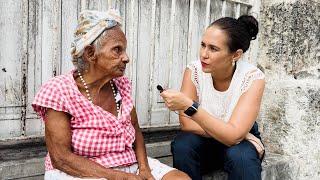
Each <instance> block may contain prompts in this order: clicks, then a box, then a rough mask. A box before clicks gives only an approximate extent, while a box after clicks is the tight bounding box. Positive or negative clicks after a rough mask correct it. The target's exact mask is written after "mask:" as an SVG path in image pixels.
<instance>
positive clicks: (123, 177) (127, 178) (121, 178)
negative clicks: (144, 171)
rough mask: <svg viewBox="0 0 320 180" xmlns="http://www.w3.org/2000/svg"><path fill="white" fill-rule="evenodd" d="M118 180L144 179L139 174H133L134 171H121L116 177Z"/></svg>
mask: <svg viewBox="0 0 320 180" xmlns="http://www.w3.org/2000/svg"><path fill="white" fill-rule="evenodd" d="M115 179H116V180H131V179H132V180H143V178H142V177H141V176H139V175H136V174H132V173H125V172H121V173H119V175H118V176H117V177H116V178H115Z"/></svg>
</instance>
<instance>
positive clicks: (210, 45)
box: [200, 26, 233, 73]
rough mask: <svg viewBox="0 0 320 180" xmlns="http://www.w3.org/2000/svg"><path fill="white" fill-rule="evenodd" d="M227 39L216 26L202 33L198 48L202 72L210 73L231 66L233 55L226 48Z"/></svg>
mask: <svg viewBox="0 0 320 180" xmlns="http://www.w3.org/2000/svg"><path fill="white" fill-rule="evenodd" d="M227 40H228V37H227V35H226V34H225V33H224V31H223V30H221V29H219V27H217V26H211V27H209V28H208V29H206V31H205V32H204V34H203V36H202V41H201V47H200V60H201V65H202V71H203V72H206V73H212V72H215V71H217V70H223V69H225V68H227V67H230V66H231V65H232V57H233V53H231V52H230V51H229V48H228V46H227Z"/></svg>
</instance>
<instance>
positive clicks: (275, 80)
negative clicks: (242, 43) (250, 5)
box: [258, 0, 320, 180]
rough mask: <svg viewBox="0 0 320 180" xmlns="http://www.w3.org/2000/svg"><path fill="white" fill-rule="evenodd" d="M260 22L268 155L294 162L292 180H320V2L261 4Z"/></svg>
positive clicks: (288, 0)
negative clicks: (280, 156)
mask: <svg viewBox="0 0 320 180" xmlns="http://www.w3.org/2000/svg"><path fill="white" fill-rule="evenodd" d="M260 22H261V27H260V28H261V31H260V33H261V34H260V39H259V40H260V54H259V59H258V65H259V66H260V67H261V69H263V70H264V72H265V74H266V80H267V86H266V91H265V95H264V100H263V105H262V110H261V114H260V127H261V130H262V133H263V137H264V139H265V142H266V146H267V149H268V150H269V151H271V152H276V153H280V154H285V155H289V156H291V158H292V161H291V162H292V164H291V165H292V173H291V175H292V177H291V178H292V179H306V180H310V179H320V23H319V22H320V0H297V1H293V0H280V1H271V0H265V1H262V9H261V18H260Z"/></svg>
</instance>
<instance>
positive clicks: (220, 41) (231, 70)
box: [161, 15, 265, 180]
mask: <svg viewBox="0 0 320 180" xmlns="http://www.w3.org/2000/svg"><path fill="white" fill-rule="evenodd" d="M257 33H258V22H257V20H256V19H255V18H254V17H252V16H247V15H244V16H241V17H239V18H238V19H234V18H229V17H225V18H221V19H218V20H216V21H215V22H213V23H212V24H211V25H210V26H209V27H208V28H207V29H206V31H205V32H204V34H203V36H202V41H201V47H200V59H199V60H198V61H194V62H192V63H190V64H189V65H188V67H187V69H186V70H185V74H184V78H183V82H182V87H181V92H178V91H175V90H171V89H170V90H166V91H163V92H162V93H161V96H162V97H163V98H164V100H165V103H166V105H167V106H168V107H169V108H170V109H171V110H180V123H181V128H182V130H183V132H182V133H180V134H179V135H178V136H177V137H176V138H175V140H174V141H173V143H172V146H171V147H172V153H173V160H174V162H173V165H174V167H175V168H177V169H179V170H182V171H184V172H186V173H187V174H188V175H189V176H190V177H191V178H192V179H193V180H200V179H201V178H202V174H203V173H206V172H208V171H210V170H213V169H216V168H222V167H223V168H224V170H225V171H227V172H228V175H229V176H228V179H229V180H236V179H245V180H258V179H261V159H262V158H263V155H264V147H263V145H262V143H261V141H260V133H259V131H258V125H257V124H256V123H255V120H256V118H257V115H258V112H259V108H260V104H261V99H262V95H263V91H264V86H265V81H264V74H263V73H262V72H261V71H260V70H259V69H258V68H257V67H255V66H253V65H251V64H249V63H247V62H245V61H239V59H240V58H241V57H242V55H243V53H244V52H246V51H247V50H248V48H249V46H250V41H251V40H253V39H255V38H256V36H257ZM198 102H199V103H198Z"/></svg>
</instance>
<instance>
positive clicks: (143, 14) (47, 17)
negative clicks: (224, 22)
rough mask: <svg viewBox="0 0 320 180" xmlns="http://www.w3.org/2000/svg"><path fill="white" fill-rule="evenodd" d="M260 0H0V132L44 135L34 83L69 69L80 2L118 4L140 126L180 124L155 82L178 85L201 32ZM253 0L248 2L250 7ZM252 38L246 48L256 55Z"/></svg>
mask: <svg viewBox="0 0 320 180" xmlns="http://www.w3.org/2000/svg"><path fill="white" fill-rule="evenodd" d="M259 2H260V1H259V0H233V1H231V0H227V1H223V0H141V1H138V0H10V1H8V0H1V1H0V12H1V17H0V42H1V44H0V139H12V138H26V137H32V136H41V135H43V127H44V126H43V123H42V122H41V121H40V120H39V119H38V118H37V117H36V115H35V114H34V112H33V110H32V109H31V106H30V104H31V102H32V100H33V97H34V95H35V93H36V92H37V90H38V89H39V87H40V85H41V84H42V83H43V82H45V81H47V80H48V79H49V78H51V77H52V76H54V75H58V74H61V73H65V72H68V71H69V70H71V69H72V68H73V66H72V64H71V62H70V57H69V48H70V42H71V41H72V38H73V30H74V28H75V26H76V21H77V17H78V14H79V12H80V11H81V10H83V9H97V10H107V9H108V7H114V8H117V9H119V10H120V12H121V16H122V17H123V19H124V23H123V26H122V27H123V30H124V32H125V33H126V36H127V39H128V49H127V51H128V54H129V56H130V58H131V62H130V65H129V66H128V68H127V72H126V74H127V75H128V76H129V77H130V79H131V80H132V84H133V90H134V92H133V96H134V99H135V104H136V107H137V111H138V117H139V121H140V125H141V126H142V127H146V128H152V127H168V126H176V125H177V124H178V120H177V115H176V114H174V113H172V112H171V113H170V112H169V111H168V110H167V109H166V108H165V107H164V104H163V103H161V101H162V100H161V98H160V96H159V95H158V92H157V90H156V85H157V84H161V85H163V86H164V87H170V88H175V89H179V88H180V83H181V79H182V74H183V71H184V68H185V66H186V64H187V63H188V62H190V61H192V60H196V59H197V58H198V49H199V44H200V38H201V34H202V33H203V31H204V29H205V27H206V26H207V25H208V24H209V23H210V22H212V21H213V20H215V19H217V18H219V17H221V16H233V17H237V16H239V15H240V14H246V13H247V12H248V11H249V12H250V11H254V12H256V13H253V15H258V14H259ZM251 5H252V6H253V7H251ZM256 47H257V45H254V47H253V49H254V50H252V51H250V52H249V53H248V55H249V56H250V57H253V58H251V59H250V61H252V62H255V61H254V60H253V59H255V57H256V54H257V53H256V52H257V49H256Z"/></svg>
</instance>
